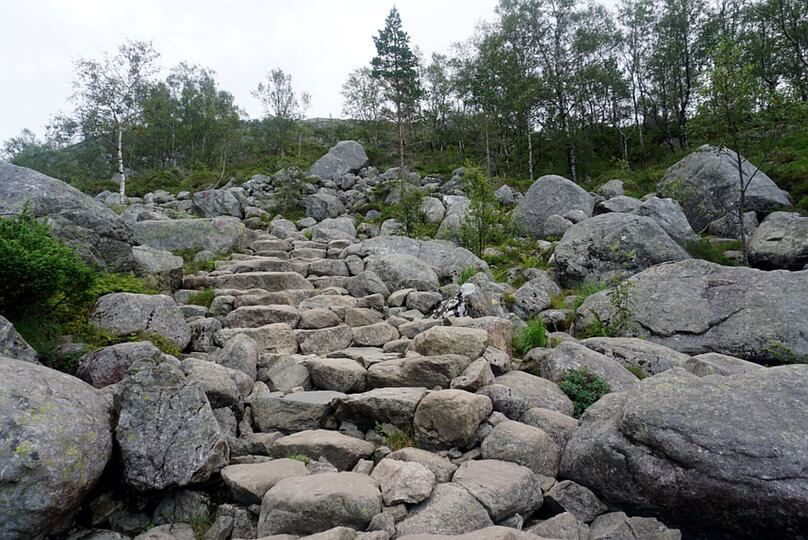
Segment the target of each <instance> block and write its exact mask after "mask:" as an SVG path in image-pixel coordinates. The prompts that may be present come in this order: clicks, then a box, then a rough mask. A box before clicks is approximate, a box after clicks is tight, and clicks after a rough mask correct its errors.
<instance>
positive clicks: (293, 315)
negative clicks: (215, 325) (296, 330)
mask: <svg viewBox="0 0 808 540" xmlns="http://www.w3.org/2000/svg"><path fill="white" fill-rule="evenodd" d="M299 318H300V316H299V315H298V313H297V309H295V308H294V307H292V306H286V305H273V306H242V307H239V308H236V309H234V310H233V311H231V312H230V313H228V314H227V317H225V319H226V321H227V325H228V326H230V327H231V328H257V327H259V326H264V325H267V324H277V323H286V324H288V325H290V326H293V327H294V326H297V321H298V319H299Z"/></svg>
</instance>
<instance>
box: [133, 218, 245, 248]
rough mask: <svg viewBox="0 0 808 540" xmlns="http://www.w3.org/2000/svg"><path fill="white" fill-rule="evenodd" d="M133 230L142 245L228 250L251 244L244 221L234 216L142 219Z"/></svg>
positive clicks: (137, 240) (135, 237)
mask: <svg viewBox="0 0 808 540" xmlns="http://www.w3.org/2000/svg"><path fill="white" fill-rule="evenodd" d="M132 232H133V235H134V239H135V241H136V242H138V243H139V244H143V245H147V246H151V247H153V248H156V249H163V250H167V251H179V250H197V251H202V250H206V251H212V252H214V253H229V252H231V251H233V250H234V249H236V248H238V247H242V246H246V245H247V244H248V243H249V236H248V234H247V229H246V228H245V227H244V224H243V223H242V222H241V221H240V220H238V219H236V218H233V217H218V218H211V219H170V220H160V221H139V222H137V223H135V224H134V225H133V226H132Z"/></svg>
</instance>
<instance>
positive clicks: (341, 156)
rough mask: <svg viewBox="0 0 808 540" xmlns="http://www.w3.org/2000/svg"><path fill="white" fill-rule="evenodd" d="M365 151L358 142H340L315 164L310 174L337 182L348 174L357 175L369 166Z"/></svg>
mask: <svg viewBox="0 0 808 540" xmlns="http://www.w3.org/2000/svg"><path fill="white" fill-rule="evenodd" d="M367 164H368V156H367V154H365V149H364V148H363V147H362V145H361V144H359V143H358V142H356V141H340V142H338V143H337V144H335V145H334V146H332V147H331V149H329V150H328V153H327V154H326V155H324V156H323V157H321V158H320V159H318V160H317V161H315V162H314V165H312V167H311V170H310V171H309V174H311V175H313V176H319V177H320V178H322V179H323V180H337V179H339V178H341V177H342V176H343V175H345V174H347V173H357V172H359V170H360V169H361V168H362V167H365V166H367Z"/></svg>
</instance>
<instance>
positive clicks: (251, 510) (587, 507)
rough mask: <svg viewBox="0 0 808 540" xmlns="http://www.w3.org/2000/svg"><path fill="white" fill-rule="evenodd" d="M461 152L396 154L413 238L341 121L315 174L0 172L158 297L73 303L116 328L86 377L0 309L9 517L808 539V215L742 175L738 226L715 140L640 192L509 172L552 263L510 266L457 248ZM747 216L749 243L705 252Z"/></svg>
mask: <svg viewBox="0 0 808 540" xmlns="http://www.w3.org/2000/svg"><path fill="white" fill-rule="evenodd" d="M463 175H464V171H463V170H457V171H455V173H454V174H453V175H452V177H451V178H448V179H442V178H439V177H430V176H428V177H425V178H421V177H420V176H419V175H417V174H415V173H408V175H407V178H408V182H409V185H411V186H415V187H416V188H417V189H420V190H423V191H425V192H426V193H427V194H428V196H427V197H426V198H425V199H424V200H423V202H422V203H421V204H422V210H423V214H424V216H425V218H426V220H427V222H430V223H432V224H433V225H434V228H436V229H437V231H438V233H437V236H438V237H439V238H444V239H429V238H408V237H406V236H403V235H401V232H402V228H403V227H402V223H400V222H397V221H395V220H391V219H387V220H383V219H380V217H379V216H384V207H386V206H391V205H395V204H396V203H397V202H398V200H399V198H400V192H397V191H396V190H395V189H390V186H391V185H399V178H400V176H401V174H400V172H399V171H398V170H395V169H391V170H389V171H386V172H384V173H380V172H379V171H377V170H376V169H374V168H373V167H372V166H370V164H369V163H368V159H367V157H366V156H365V152H364V150H363V149H362V147H361V146H360V145H359V144H358V143H355V142H352V141H344V142H341V143H339V144H338V145H336V146H335V147H334V148H332V149H331V151H330V152H329V153H328V154H327V155H325V156H324V157H323V158H322V159H320V160H319V161H318V162H317V163H316V164H315V165H314V167H313V168H312V170H311V171H310V175H309V176H308V177H307V178H305V179H304V180H305V181H303V182H298V179H296V178H294V175H292V174H291V173H286V172H284V173H279V174H278V175H276V176H273V177H267V176H255V177H253V178H251V179H249V180H248V181H247V182H245V183H244V184H243V185H241V186H225V187H223V188H219V189H211V190H206V191H201V192H196V193H188V192H185V193H179V194H169V193H166V192H154V193H150V194H148V195H146V196H145V197H143V198H129V199H126V200H124V201H121V200H120V199H119V198H118V196H117V195H115V194H111V193H109V192H105V193H101V194H99V196H98V197H96V198H95V200H93V199H92V198H90V197H88V196H86V195H83V194H82V193H80V192H78V191H76V190H74V189H73V188H70V187H69V186H67V185H66V184H64V183H63V182H61V181H59V180H56V179H53V178H50V177H47V176H44V175H42V174H39V173H36V172H34V171H32V170H29V169H24V168H20V167H16V166H13V165H9V164H0V214H3V215H13V214H18V213H20V212H22V211H23V209H25V208H28V209H29V211H30V212H32V213H33V215H34V216H36V217H37V218H40V219H42V220H47V221H48V222H49V223H51V230H52V233H53V234H54V235H55V236H56V237H58V238H60V239H61V240H62V241H64V242H65V243H67V244H68V245H70V246H72V247H73V248H74V249H76V251H77V252H78V253H79V254H80V255H81V256H82V258H84V259H85V260H86V261H89V262H92V263H94V264H95V265H96V266H98V267H100V268H101V269H104V270H106V271H110V272H112V271H114V272H131V273H134V274H136V275H139V276H143V277H146V278H148V279H149V280H150V281H151V282H152V283H155V284H157V286H158V287H159V288H160V289H161V290H162V291H163V294H141V293H127V292H117V293H111V294H106V295H103V296H101V297H100V298H98V300H97V302H96V303H95V305H94V306H92V309H91V310H89V312H88V313H87V315H86V317H87V323H88V324H90V325H92V326H93V327H94V328H97V329H99V330H101V331H103V332H105V333H106V334H109V335H112V336H117V337H118V338H119V340H120V343H117V344H113V345H109V346H105V347H100V348H97V347H87V348H86V349H87V350H86V352H85V354H83V356H81V358H80V359H79V361H78V365H77V371H76V376H73V375H69V374H66V373H62V372H59V371H56V370H54V369H51V368H50V367H46V366H45V365H43V363H40V361H41V360H43V359H42V358H41V357H40V355H39V354H38V352H37V351H35V350H34V349H33V348H32V347H31V346H30V345H28V343H26V340H25V339H24V338H23V336H22V335H21V334H20V333H18V331H17V330H15V328H14V326H13V325H12V323H11V322H9V321H8V320H6V319H5V318H3V317H0V412H1V413H2V414H1V415H0V420H2V423H1V424H0V425H2V429H1V430H0V537H1V538H3V539H29V538H70V539H71V540H78V539H82V540H88V539H94V540H102V539H103V540H112V539H125V538H135V539H137V540H145V539H151V540H157V539H183V540H184V539H188V540H191V539H194V538H205V539H218V540H228V539H255V538H262V539H267V540H268V539H270V538H271V539H277V540H280V539H284V540H286V539H296V538H306V539H312V540H313V539H319V540H325V539H333V540H348V539H361V540H388V539H402V540H404V539H407V540H425V539H442V538H457V539H461V538H462V539H469V540H471V539H483V540H486V539H487V540H494V539H496V540H517V539H518V540H530V539H533V540H539V539H565V540H585V539H586V540H589V539H591V540H595V539H607V538H608V539H657V540H662V539H678V538H806V537H808V430H807V429H806V427H807V426H808V397H806V396H807V395H806V390H805V389H806V387H808V365H805V362H806V359H808V301H806V299H808V266H807V265H808V218H805V217H801V216H799V215H798V214H796V213H790V212H788V211H787V209H788V206H789V204H790V201H789V198H788V195H787V193H785V192H784V191H782V190H780V189H779V188H778V187H777V186H776V185H775V184H774V182H772V181H771V180H770V179H769V178H768V177H766V176H765V175H764V174H762V173H758V174H756V175H755V177H754V178H753V180H752V182H751V185H750V189H749V192H748V194H747V205H746V209H747V213H746V214H745V215H744V223H743V224H741V223H739V220H738V219H736V217H735V216H736V215H737V214H738V213H737V211H736V210H737V208H736V206H735V203H734V201H737V192H736V191H737V189H736V188H735V186H736V183H737V181H736V180H734V178H735V177H733V165H732V163H731V162H730V161H729V158H728V157H727V155H726V154H725V153H724V152H723V151H722V150H720V149H715V148H711V147H703V148H701V149H699V150H697V151H696V152H694V153H693V154H691V155H690V156H688V157H686V158H685V159H684V160H682V162H680V163H678V164H676V165H675V166H673V167H672V168H671V169H669V170H668V173H667V175H666V176H665V177H664V178H663V179H662V181H661V182H660V183H659V186H658V192H657V193H655V194H649V195H648V196H646V197H644V198H642V199H635V198H631V197H627V196H625V195H623V190H622V183H621V181H620V180H612V181H610V182H608V183H606V184H604V185H603V186H601V187H600V188H599V189H598V190H597V192H595V193H589V192H587V191H585V190H583V189H582V188H580V187H579V186H578V185H576V184H575V183H573V182H571V181H569V180H567V179H565V178H562V177H559V176H545V177H542V178H540V179H538V180H537V181H536V182H535V183H534V184H533V185H532V186H531V187H530V189H529V190H527V192H526V193H524V194H521V193H519V192H517V191H515V190H513V189H511V188H508V187H507V186H503V187H501V188H500V189H498V190H496V192H495V197H496V199H497V200H498V201H499V203H500V204H501V205H502V206H503V207H504V208H506V209H510V210H509V211H510V214H511V216H512V217H513V219H514V220H515V221H516V222H518V223H519V230H520V231H521V235H522V238H521V239H520V240H519V241H520V242H522V243H521V244H518V245H520V246H530V250H531V251H530V253H531V254H532V253H539V254H540V255H539V256H537V257H535V258H536V259H538V260H540V261H542V263H541V264H539V263H536V262H535V261H533V262H530V263H528V262H521V263H520V262H518V261H519V260H520V259H519V258H518V257H517V258H515V259H514V258H511V259H507V260H508V261H517V262H513V263H510V262H508V263H506V264H509V265H510V266H508V267H507V268H506V269H505V271H504V273H503V272H500V270H502V268H501V266H502V264H503V263H502V260H503V257H506V256H507V255H508V254H507V253H506V252H507V251H508V249H513V244H510V245H509V246H504V245H503V246H493V247H489V248H488V249H487V250H486V252H485V254H484V256H483V258H479V257H477V256H475V255H474V254H473V253H472V252H471V251H469V250H467V249H465V248H463V247H460V246H458V245H457V244H456V243H454V242H453V241H452V240H451V239H452V238H455V236H454V235H453V234H452V232H453V231H456V230H457V229H458V228H459V227H460V226H461V224H462V223H463V220H464V216H466V215H468V213H469V212H471V211H472V210H470V209H471V208H472V207H473V202H474V201H472V200H469V198H468V197H467V196H466V195H467V194H464V183H463ZM290 198H291V199H293V200H294V201H295V202H297V203H300V205H301V206H302V207H303V208H304V209H305V214H306V217H304V218H302V219H298V220H296V221H292V220H289V219H285V218H284V217H283V216H282V213H283V206H284V204H286V203H287V202H288V201H289V199H290ZM122 202H123V204H121V203H122ZM379 209H381V210H382V213H381V214H380V213H379ZM784 210H785V211H784ZM741 227H745V232H746V234H747V235H748V236H749V253H748V260H749V263H750V266H743V265H741V266H727V265H721V264H717V263H715V262H709V261H706V260H702V259H699V258H696V257H694V254H696V255H698V254H699V253H698V252H697V251H696V250H695V249H694V245H701V246H704V245H708V246H722V245H723V246H731V247H736V246H737V239H738V237H739V236H740V228H741ZM696 232H699V233H705V232H706V233H708V234H709V238H708V239H702V240H701V241H700V240H699V236H698V235H697V234H696ZM517 251H518V249H517ZM519 254H520V253H517V255H519ZM521 255H527V253H521ZM722 257H723V260H726V261H731V260H736V261H738V260H741V259H743V254H742V253H740V252H738V251H737V250H733V249H730V250H728V251H726V252H725V253H724V254H723V256H722ZM528 259H531V260H532V258H531V257H523V259H522V260H523V261H527V260H528ZM495 266H497V268H495ZM200 268H203V269H202V270H200ZM494 270H497V271H496V272H495V271H494ZM503 274H504V277H503ZM131 336H159V338H160V339H159V340H158V341H157V342H156V343H157V344H158V345H161V348H158V347H157V346H156V345H155V342H154V340H145V339H144V340H140V341H131V339H130V338H131ZM73 345H74V346H76V347H78V348H81V347H82V346H83V345H82V344H80V343H78V344H76V343H74V344H73ZM166 351H169V352H172V353H173V354H168V352H166Z"/></svg>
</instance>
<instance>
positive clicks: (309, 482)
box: [258, 472, 382, 536]
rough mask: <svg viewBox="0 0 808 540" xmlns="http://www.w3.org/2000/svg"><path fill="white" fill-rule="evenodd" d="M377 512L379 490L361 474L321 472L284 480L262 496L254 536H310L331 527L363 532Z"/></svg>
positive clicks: (379, 509) (380, 499)
mask: <svg viewBox="0 0 808 540" xmlns="http://www.w3.org/2000/svg"><path fill="white" fill-rule="evenodd" d="M381 510H382V496H381V493H379V487H378V485H377V484H376V481H375V480H373V479H372V478H370V477H369V476H367V475H365V474H358V473H351V472H343V473H322V474H315V475H310V476H299V477H293V478H286V479H284V480H281V481H280V482H278V483H277V484H275V486H274V487H273V488H272V489H270V490H269V491H267V494H266V495H265V496H264V501H263V503H262V504H261V516H260V518H259V520H258V534H259V535H260V536H267V535H272V534H282V533H293V534H311V533H317V532H321V531H326V530H328V529H330V528H332V527H334V526H346V527H351V528H354V529H359V530H364V529H365V527H367V525H368V524H369V523H370V520H371V518H372V517H373V516H375V515H376V514H378V513H379V512H381Z"/></svg>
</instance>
